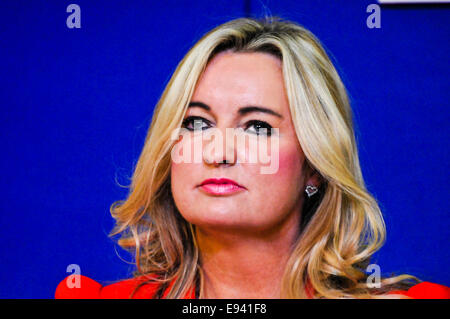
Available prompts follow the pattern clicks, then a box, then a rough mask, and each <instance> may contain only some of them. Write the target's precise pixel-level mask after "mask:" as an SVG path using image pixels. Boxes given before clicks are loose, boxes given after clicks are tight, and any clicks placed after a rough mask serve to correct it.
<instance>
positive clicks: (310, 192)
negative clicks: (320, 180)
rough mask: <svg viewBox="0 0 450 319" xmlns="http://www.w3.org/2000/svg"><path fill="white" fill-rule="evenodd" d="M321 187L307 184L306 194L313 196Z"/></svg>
mask: <svg viewBox="0 0 450 319" xmlns="http://www.w3.org/2000/svg"><path fill="white" fill-rule="evenodd" d="M318 190H319V189H318V188H317V187H316V186H312V185H307V186H306V189H305V193H306V195H308V197H311V196H313V195H314V194H315V193H317V191H318Z"/></svg>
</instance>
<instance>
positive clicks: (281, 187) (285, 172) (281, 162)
mask: <svg viewBox="0 0 450 319" xmlns="http://www.w3.org/2000/svg"><path fill="white" fill-rule="evenodd" d="M293 145H295V143H292V144H288V145H280V148H279V152H278V154H279V156H278V170H277V171H276V173H274V174H260V175H259V177H260V183H259V184H260V185H262V186H266V187H268V188H269V189H270V190H272V191H273V192H274V193H275V194H277V196H280V197H282V198H285V197H286V196H288V197H289V196H298V194H299V191H300V189H301V187H302V185H303V176H302V165H303V162H304V156H303V152H302V151H301V149H300V148H297V147H294V146H293ZM269 186H270V187H269ZM262 192H263V193H264V192H265V191H264V190H263V191H262ZM272 196H273V195H272Z"/></svg>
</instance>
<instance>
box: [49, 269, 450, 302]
mask: <svg viewBox="0 0 450 319" xmlns="http://www.w3.org/2000/svg"><path fill="white" fill-rule="evenodd" d="M72 276H73V275H71V276H68V277H66V278H65V279H64V280H62V281H61V282H60V283H59V285H58V287H57V288H56V291H55V298H56V299H129V298H130V296H131V294H132V293H133V291H134V290H135V288H136V287H137V286H138V285H139V284H140V283H142V282H144V281H146V279H145V278H144V277H137V278H132V279H127V280H123V281H119V282H117V283H114V284H111V285H106V286H102V285H101V284H100V283H98V282H97V281H95V280H92V279H91V278H89V277H86V276H83V275H80V281H79V284H80V285H79V288H77V287H73V288H69V287H70V286H71V285H74V283H75V282H72V280H71V278H72ZM172 284H173V282H172ZM170 286H171V285H169V287H168V288H167V289H166V291H165V292H164V294H163V298H164V297H165V296H166V295H167V293H168V291H169V289H170ZM157 288H158V284H157V283H146V284H145V285H143V286H141V287H140V288H139V289H137V290H136V292H135V294H134V295H133V297H132V298H133V299H150V298H152V297H153V295H154V294H155V293H156V290H157ZM394 293H396V294H402V295H405V296H408V297H410V298H413V299H450V288H448V287H446V286H443V285H439V284H434V283H431V282H426V281H424V282H421V283H420V284H417V285H415V286H413V287H411V288H410V289H408V290H396V291H391V292H390V294H394ZM184 299H195V290H194V289H191V290H189V291H188V293H187V294H186V295H185V296H184Z"/></svg>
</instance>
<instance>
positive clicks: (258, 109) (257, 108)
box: [188, 101, 283, 118]
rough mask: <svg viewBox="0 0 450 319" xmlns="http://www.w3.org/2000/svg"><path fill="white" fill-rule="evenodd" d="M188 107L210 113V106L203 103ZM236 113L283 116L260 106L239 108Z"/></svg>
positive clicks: (193, 103) (192, 104) (195, 103)
mask: <svg viewBox="0 0 450 319" xmlns="http://www.w3.org/2000/svg"><path fill="white" fill-rule="evenodd" d="M188 107H199V108H201V109H204V110H205V111H208V112H210V111H211V107H210V106H208V105H207V104H205V103H202V102H197V101H195V102H190V103H189V105H188ZM238 113H239V115H241V116H243V115H246V114H249V113H266V114H270V115H274V116H276V117H279V118H283V116H282V115H281V114H279V113H277V112H275V111H274V110H271V109H269V108H266V107H262V106H255V105H248V106H244V107H241V108H239V110H238Z"/></svg>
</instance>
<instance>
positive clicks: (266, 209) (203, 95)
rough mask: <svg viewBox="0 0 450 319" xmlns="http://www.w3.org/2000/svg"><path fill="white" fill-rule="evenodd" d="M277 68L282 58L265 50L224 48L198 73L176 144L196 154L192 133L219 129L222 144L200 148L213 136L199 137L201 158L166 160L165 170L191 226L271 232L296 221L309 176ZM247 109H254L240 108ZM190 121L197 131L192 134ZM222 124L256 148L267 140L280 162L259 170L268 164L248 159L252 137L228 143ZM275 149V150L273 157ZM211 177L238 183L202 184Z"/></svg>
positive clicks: (279, 70) (249, 139) (208, 144)
mask: <svg viewBox="0 0 450 319" xmlns="http://www.w3.org/2000/svg"><path fill="white" fill-rule="evenodd" d="M281 67H282V66H281V61H280V60H279V59H278V58H276V57H274V56H272V55H270V54H266V53H233V52H222V53H220V54H219V55H217V56H216V57H215V58H214V59H213V60H212V61H211V62H210V63H209V64H208V66H207V68H206V70H205V72H204V73H203V74H202V76H201V77H200V79H199V82H198V83H197V86H196V89H195V91H194V94H193V97H192V100H191V104H190V107H189V108H188V110H187V112H186V115H185V118H184V119H185V120H184V122H183V127H185V128H187V129H188V130H186V131H185V133H184V134H183V137H182V139H181V140H179V141H178V142H177V146H178V147H180V146H181V149H182V150H186V149H187V148H186V147H188V148H191V150H192V152H194V151H193V150H194V136H195V134H197V135H198V134H199V132H200V134H208V133H212V132H219V133H222V137H223V140H222V141H223V143H222V144H223V147H214V151H212V152H206V150H207V149H208V147H210V146H211V145H213V142H214V139H210V140H208V139H205V140H202V142H201V145H202V147H203V148H202V151H203V152H202V153H203V154H201V155H200V157H201V160H200V161H197V162H196V161H195V160H191V161H188V162H176V161H173V160H172V167H171V183H172V194H173V198H174V200H175V204H176V206H177V208H178V210H179V211H180V213H181V215H182V216H183V217H184V218H185V219H186V220H187V221H189V222H190V223H192V224H194V225H197V227H205V228H206V227H208V228H214V229H226V230H234V231H239V230H241V231H246V232H261V231H269V232H270V231H271V230H273V229H275V228H276V227H279V226H281V225H283V224H285V223H287V222H288V221H291V223H293V224H296V225H298V224H297V223H298V222H299V221H300V220H299V219H300V214H301V205H302V203H303V190H304V189H305V183H306V182H307V181H306V179H305V178H304V176H303V171H302V167H303V162H304V155H303V152H302V149H301V147H300V145H299V142H298V139H297V137H296V134H295V131H294V126H293V123H292V119H291V115H290V111H289V105H288V100H287V96H286V93H285V88H284V82H283V74H282V68H281ZM249 106H256V107H257V108H246V107H249ZM258 108H260V109H261V108H263V109H266V110H268V111H266V112H265V111H264V110H263V111H258V110H260V109H258ZM240 110H241V111H240ZM194 116H195V118H192V117H194ZM194 119H195V120H196V125H197V123H200V127H201V130H199V131H195V132H194V131H192V129H193V127H194ZM197 120H200V122H198V121H197ZM252 121H253V122H252ZM255 121H258V122H255ZM227 128H231V129H239V128H242V129H243V131H241V132H242V133H241V134H242V136H245V137H246V138H247V139H248V140H247V141H253V142H255V141H256V145H258V147H260V146H261V145H262V144H263V143H265V144H266V145H267V155H268V156H269V157H270V158H271V161H274V160H278V169H277V170H276V171H275V172H273V173H269V174H263V173H262V167H267V166H268V165H269V164H268V163H267V162H265V163H261V161H259V160H258V161H256V163H255V161H253V162H250V161H249V155H248V154H249V148H250V146H249V145H250V142H247V143H246V144H245V145H240V144H239V143H237V142H236V140H235V143H234V145H231V146H230V144H228V141H227V140H226V136H227V135H226V129H227ZM262 128H267V131H269V132H270V128H278V129H279V131H278V134H276V135H264V134H262V133H261V132H263V130H262ZM273 139H277V142H278V147H275V146H274V145H275V144H274V143H271V142H274V140H273ZM180 143H181V144H180ZM214 145H220V144H214ZM210 150H211V148H210ZM274 152H278V154H277V155H278V158H276V156H274V155H276V154H275V153H274ZM192 158H193V157H192ZM172 159H173V157H172ZM222 161H225V163H224V162H222ZM211 178H212V179H214V178H216V179H219V178H227V179H230V180H233V181H235V182H236V183H237V184H239V185H240V186H241V187H239V188H236V187H235V186H232V185H230V184H228V185H222V186H218V185H214V184H209V185H208V184H207V185H204V186H200V185H201V184H202V182H203V181H205V180H207V179H211ZM216 182H217V181H216ZM219 183H220V181H219Z"/></svg>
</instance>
